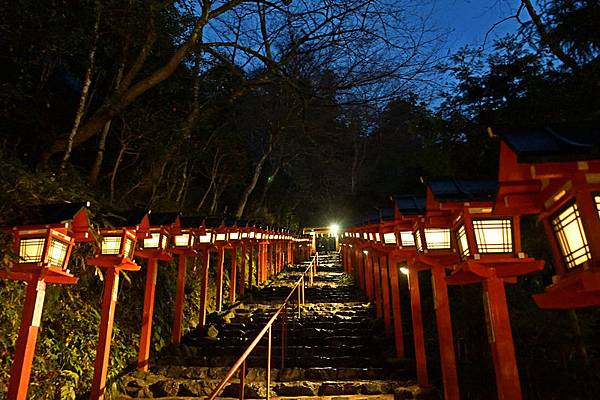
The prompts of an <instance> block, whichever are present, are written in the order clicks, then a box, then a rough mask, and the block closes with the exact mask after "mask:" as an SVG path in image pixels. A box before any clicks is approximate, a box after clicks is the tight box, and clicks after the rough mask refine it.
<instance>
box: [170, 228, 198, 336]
mask: <svg viewBox="0 0 600 400" xmlns="http://www.w3.org/2000/svg"><path fill="white" fill-rule="evenodd" d="M180 220H181V229H180V232H179V233H178V234H177V235H175V236H173V243H172V248H171V252H172V253H173V254H177V256H178V263H177V291H176V293H175V311H174V315H173V329H172V330H171V343H173V344H174V345H179V344H180V343H181V336H182V333H183V309H184V304H185V272H186V271H185V269H186V261H187V259H188V257H196V256H198V251H197V250H196V248H197V240H198V235H201V234H204V229H203V228H202V224H203V218H201V217H197V216H189V217H181V218H180Z"/></svg>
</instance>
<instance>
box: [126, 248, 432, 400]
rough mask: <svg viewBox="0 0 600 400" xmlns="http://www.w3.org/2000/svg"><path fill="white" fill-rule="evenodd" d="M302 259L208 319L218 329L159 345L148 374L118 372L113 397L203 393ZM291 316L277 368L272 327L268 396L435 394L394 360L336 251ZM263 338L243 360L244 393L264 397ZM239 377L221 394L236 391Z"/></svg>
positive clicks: (269, 310)
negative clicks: (119, 386) (216, 319)
mask: <svg viewBox="0 0 600 400" xmlns="http://www.w3.org/2000/svg"><path fill="white" fill-rule="evenodd" d="M307 265H308V264H300V265H295V266H290V267H288V269H287V270H286V271H285V272H284V273H282V274H280V276H279V277H277V279H276V280H275V281H273V282H272V283H271V284H270V285H269V286H267V287H264V288H262V289H261V290H260V291H258V292H257V293H256V294H255V295H254V296H252V298H250V299H247V300H246V301H245V302H244V303H243V304H242V305H240V306H239V307H236V308H235V309H234V310H232V311H231V312H230V313H229V314H228V315H226V316H225V318H224V319H223V321H222V322H221V323H219V324H217V325H216V326H215V328H216V330H217V331H218V334H217V336H216V337H209V336H207V335H206V332H201V331H199V330H196V331H192V332H190V333H189V334H188V335H186V336H185V337H184V338H183V341H182V345H181V346H179V347H176V348H169V349H167V350H165V351H163V352H162V353H161V354H160V355H159V356H158V357H157V358H156V359H155V360H154V361H153V362H152V363H151V365H152V366H153V367H152V368H151V372H150V373H139V372H136V373H132V374H129V375H126V376H125V377H124V378H123V379H122V383H123V388H124V389H123V392H124V393H123V395H122V396H121V398H204V397H205V396H206V395H208V394H209V393H210V392H211V391H212V389H213V388H214V387H215V386H216V385H217V384H218V383H219V381H220V380H221V379H222V378H223V376H224V375H225V373H226V372H227V370H228V369H229V367H230V366H231V365H233V363H234V362H235V361H236V360H237V358H238V357H239V356H240V354H241V353H242V352H243V351H244V349H245V348H246V346H247V345H248V344H249V343H250V341H252V339H254V338H255V337H256V335H257V334H258V332H259V331H260V330H261V329H262V328H263V327H264V325H265V323H266V322H267V321H268V320H269V318H270V317H271V316H272V315H273V313H274V312H275V310H276V309H277V308H278V307H279V305H280V304H281V303H282V301H283V299H284V298H285V297H286V296H287V295H288V294H289V292H290V289H291V287H292V286H293V284H294V282H295V281H296V280H297V279H298V278H299V276H300V273H301V272H300V271H304V270H305V269H306V267H307ZM305 301H306V304H305V306H304V307H303V308H302V311H301V313H302V315H301V317H300V318H299V317H298V313H297V309H296V308H295V307H296V305H295V304H294V305H293V306H292V309H291V310H288V346H287V354H286V357H285V365H284V368H281V323H280V322H277V323H276V324H275V325H274V327H273V331H272V335H273V336H272V343H273V348H272V357H271V366H272V370H271V379H272V381H271V387H270V396H271V397H273V398H294V399H301V398H313V399H314V398H321V399H336V400H339V399H363V398H364V399H394V398H396V399H412V398H419V399H424V398H436V397H431V393H426V392H424V391H422V390H420V389H419V388H418V387H417V386H416V385H415V383H414V380H413V371H412V364H413V363H412V362H411V361H408V360H398V359H394V358H393V357H394V349H393V341H392V340H391V339H390V338H387V337H385V334H384V329H383V326H382V323H381V321H376V320H375V319H374V310H373V308H372V307H371V306H370V305H369V304H367V303H366V300H365V299H364V297H363V296H362V294H361V293H360V291H359V289H358V288H357V287H356V286H355V285H354V284H353V282H352V280H351V278H350V277H349V276H347V275H345V274H344V273H343V272H341V265H340V260H339V256H338V255H337V254H332V255H326V256H322V257H320V265H319V268H318V273H317V275H316V276H315V279H314V285H313V286H312V287H308V286H307V288H306V289H305ZM266 354H267V339H266V337H265V338H264V339H263V340H262V341H261V343H260V344H259V346H258V347H257V348H256V349H255V350H254V352H253V353H252V354H251V356H250V357H249V358H248V360H247V374H246V386H245V398H247V399H252V398H265V397H266V390H267V388H266V369H265V366H266ZM238 392H239V380H238V379H237V377H236V379H233V380H232V381H231V383H230V384H229V385H228V386H226V387H225V389H224V391H223V393H222V397H221V398H237V395H238Z"/></svg>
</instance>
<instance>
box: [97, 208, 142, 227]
mask: <svg viewBox="0 0 600 400" xmlns="http://www.w3.org/2000/svg"><path fill="white" fill-rule="evenodd" d="M94 221H96V222H98V223H99V225H100V226H101V227H103V228H138V229H140V230H147V229H148V226H149V223H150V222H149V220H148V214H147V213H146V212H143V211H100V212H98V213H96V215H95V217H94Z"/></svg>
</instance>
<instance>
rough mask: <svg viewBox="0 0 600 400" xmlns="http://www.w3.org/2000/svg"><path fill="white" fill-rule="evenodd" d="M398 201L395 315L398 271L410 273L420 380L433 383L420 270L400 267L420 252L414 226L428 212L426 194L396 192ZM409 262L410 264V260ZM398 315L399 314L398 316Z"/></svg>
mask: <svg viewBox="0 0 600 400" xmlns="http://www.w3.org/2000/svg"><path fill="white" fill-rule="evenodd" d="M392 200H393V201H394V206H395V207H394V233H395V236H396V244H397V246H398V249H396V250H395V251H394V252H392V253H391V258H392V260H391V261H390V264H392V265H393V268H392V269H391V274H390V279H391V282H392V302H393V303H394V306H393V310H394V319H395V320H396V319H397V321H398V322H400V321H401V319H400V293H399V287H398V272H400V273H402V274H403V275H406V276H407V278H408V289H409V294H410V309H411V317H412V328H413V343H414V348H415V364H416V370H417V382H418V384H419V386H421V387H428V386H429V375H428V371H427V358H426V352H425V334H424V330H423V315H422V310H421V294H420V288H419V274H418V271H416V270H414V269H413V270H410V269H409V268H407V267H400V268H399V269H398V263H399V262H402V261H404V262H407V263H408V262H409V261H410V260H412V259H413V258H414V256H415V254H416V251H417V246H416V243H415V237H414V234H413V229H414V225H415V223H416V221H418V220H419V219H420V218H422V215H423V214H424V213H425V198H424V197H422V196H411V195H406V196H393V197H392ZM406 265H407V266H408V264H406ZM396 315H397V316H398V318H396ZM400 334H401V326H400V327H396V326H395V335H396V336H395V339H396V351H397V353H399V352H400V350H399V349H402V353H399V354H404V353H403V351H404V350H403V348H402V347H401V346H402V344H401V343H400V341H401V340H402V337H401V336H400Z"/></svg>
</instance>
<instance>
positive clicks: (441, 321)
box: [431, 265, 460, 400]
mask: <svg viewBox="0 0 600 400" xmlns="http://www.w3.org/2000/svg"><path fill="white" fill-rule="evenodd" d="M431 280H432V284H433V300H434V308H435V319H436V323H437V332H438V342H439V346H440V361H441V364H442V380H443V381H444V399H446V400H459V399H460V395H459V390H458V376H457V373H456V357H455V355H454V338H453V336H452V320H451V319H450V302H449V300H448V286H447V284H446V271H445V269H444V267H443V266H441V265H439V266H433V267H432V268H431Z"/></svg>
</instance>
